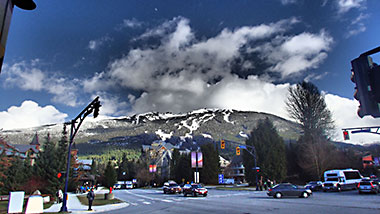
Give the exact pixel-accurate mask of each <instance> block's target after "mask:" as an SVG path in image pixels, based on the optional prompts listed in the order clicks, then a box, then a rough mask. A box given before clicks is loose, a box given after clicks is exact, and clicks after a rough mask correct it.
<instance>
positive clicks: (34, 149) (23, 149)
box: [13, 144, 39, 153]
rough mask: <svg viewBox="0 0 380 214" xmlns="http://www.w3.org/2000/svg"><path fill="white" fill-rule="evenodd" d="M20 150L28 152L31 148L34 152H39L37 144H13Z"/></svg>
mask: <svg viewBox="0 0 380 214" xmlns="http://www.w3.org/2000/svg"><path fill="white" fill-rule="evenodd" d="M13 146H14V147H15V148H16V149H17V150H18V151H19V152H21V153H26V152H27V151H29V150H32V151H33V152H34V153H38V152H39V150H38V149H37V145H24V144H15V145H13Z"/></svg>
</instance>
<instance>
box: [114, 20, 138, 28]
mask: <svg viewBox="0 0 380 214" xmlns="http://www.w3.org/2000/svg"><path fill="white" fill-rule="evenodd" d="M142 25H143V22H141V21H139V20H137V19H136V18H132V19H124V20H123V24H121V26H120V27H119V29H121V28H137V27H141V26H142Z"/></svg>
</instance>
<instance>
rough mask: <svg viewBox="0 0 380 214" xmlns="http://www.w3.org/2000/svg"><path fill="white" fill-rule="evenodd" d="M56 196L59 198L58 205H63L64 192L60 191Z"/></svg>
mask: <svg viewBox="0 0 380 214" xmlns="http://www.w3.org/2000/svg"><path fill="white" fill-rule="evenodd" d="M56 196H57V202H58V203H62V201H63V192H62V190H61V189H58V191H57V193H56Z"/></svg>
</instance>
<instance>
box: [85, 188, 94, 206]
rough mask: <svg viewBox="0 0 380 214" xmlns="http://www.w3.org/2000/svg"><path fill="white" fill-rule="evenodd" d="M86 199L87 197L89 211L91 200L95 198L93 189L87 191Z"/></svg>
mask: <svg viewBox="0 0 380 214" xmlns="http://www.w3.org/2000/svg"><path fill="white" fill-rule="evenodd" d="M87 199H88V210H89V211H91V210H92V209H91V206H92V201H93V200H94V199H95V193H94V190H93V189H92V188H91V189H90V191H89V192H88V193H87Z"/></svg>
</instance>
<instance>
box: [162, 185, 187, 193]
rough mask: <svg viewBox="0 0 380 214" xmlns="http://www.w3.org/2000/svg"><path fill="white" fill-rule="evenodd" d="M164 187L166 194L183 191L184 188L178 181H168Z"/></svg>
mask: <svg viewBox="0 0 380 214" xmlns="http://www.w3.org/2000/svg"><path fill="white" fill-rule="evenodd" d="M162 189H163V190H164V194H166V193H181V192H182V188H181V187H180V186H179V185H178V184H177V183H168V182H166V183H165V184H164V187H163V188H162Z"/></svg>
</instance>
